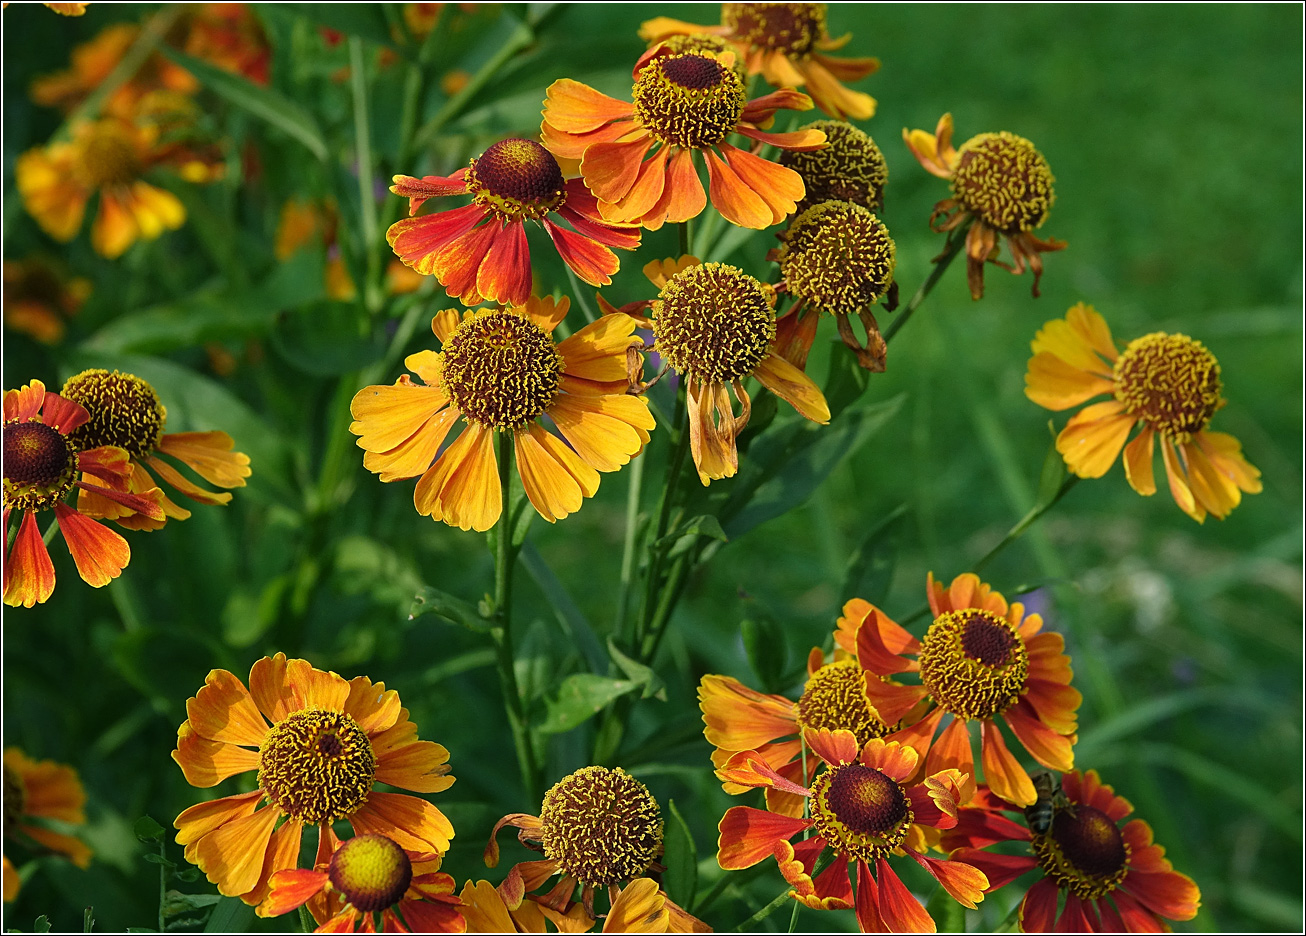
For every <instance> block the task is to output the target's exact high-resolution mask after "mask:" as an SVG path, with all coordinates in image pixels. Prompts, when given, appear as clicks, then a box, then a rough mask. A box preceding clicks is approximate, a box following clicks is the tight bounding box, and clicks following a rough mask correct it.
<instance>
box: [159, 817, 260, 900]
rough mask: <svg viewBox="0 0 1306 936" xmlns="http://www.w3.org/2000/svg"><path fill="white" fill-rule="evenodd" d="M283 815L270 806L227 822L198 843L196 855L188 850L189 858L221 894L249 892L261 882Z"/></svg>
mask: <svg viewBox="0 0 1306 936" xmlns="http://www.w3.org/2000/svg"><path fill="white" fill-rule="evenodd" d="M280 814H281V811H280V810H279V809H277V808H275V807H273V806H268V807H265V808H264V809H260V810H259V811H258V812H256V813H254V814H253V815H250V816H245V817H244V818H241V819H233V820H231V821H229V822H226V823H225V824H223V825H221V826H218V828H216V829H214V830H213V831H212V832H210V833H209V834H208V835H205V836H204V837H203V838H201V839H199V841H197V842H195V844H194V849H193V854H194V857H193V858H191V853H192V850H191V849H188V850H187V852H188V853H187V858H188V859H190V860H191V861H193V862H194V863H195V864H196V865H198V866H199V869H200V870H201V871H203V872H204V874H205V875H206V876H207V877H208V879H209V880H210V881H212V882H213V883H214V884H216V885H217V886H218V892H219V893H221V894H224V895H226V896H228V897H239V896H241V895H242V894H247V893H249V892H250V891H252V890H253V889H254V888H255V887H256V886H257V885H258V881H259V875H260V874H261V873H262V871H263V858H264V855H266V854H267V850H268V845H269V844H270V842H271V840H272V830H273V828H274V827H275V826H276V822H277V817H278V816H279V815H280ZM182 815H183V816H184V815H185V813H182ZM178 821H181V817H178ZM178 838H180V836H178Z"/></svg>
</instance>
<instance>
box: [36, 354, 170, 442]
mask: <svg viewBox="0 0 1306 936" xmlns="http://www.w3.org/2000/svg"><path fill="white" fill-rule="evenodd" d="M59 393H60V395H61V396H65V397H67V398H68V399H70V400H72V401H73V402H74V403H80V404H81V405H82V406H84V407H86V412H87V413H88V414H90V417H91V418H90V419H88V420H87V421H86V422H85V423H83V424H82V425H80V426H78V427H77V428H76V429H74V430H73V431H72V432H70V433H69V434H68V438H69V441H71V442H72V444H73V446H74V447H75V448H76V449H77V450H78V451H79V452H84V451H86V450H87V449H93V448H99V447H100V446H101V445H117V446H119V447H121V448H124V449H126V450H127V454H129V455H131V456H132V457H133V458H145V457H146V456H148V455H150V454H151V453H152V452H153V451H154V450H155V449H156V448H157V447H158V445H159V437H160V436H162V435H163V427H164V426H165V425H166V424H167V420H168V411H167V410H166V409H165V408H164V406H163V404H162V403H160V402H159V395H158V394H157V393H155V392H154V388H153V387H152V386H150V385H149V384H148V383H146V382H145V381H144V380H141V378H139V377H137V376H135V375H134V374H123V373H120V372H118V371H112V372H110V371H107V370H100V369H94V370H85V371H82V372H81V373H80V374H77V375H76V376H74V377H69V378H68V381H67V382H66V383H65V384H64V385H63V389H62V390H61V391H59Z"/></svg>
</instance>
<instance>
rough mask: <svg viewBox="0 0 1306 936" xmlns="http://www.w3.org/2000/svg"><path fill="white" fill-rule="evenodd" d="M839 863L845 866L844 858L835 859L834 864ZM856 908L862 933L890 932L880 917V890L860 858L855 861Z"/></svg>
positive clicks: (868, 867)
mask: <svg viewBox="0 0 1306 936" xmlns="http://www.w3.org/2000/svg"><path fill="white" fill-rule="evenodd" d="M840 861H843V862H844V863H845V864H846V863H847V861H846V856H843V855H840V856H839V857H838V858H836V859H835V863H836V864H837V863H839V862H840ZM856 908H857V925H858V927H859V928H860V929H861V931H862V932H863V933H888V932H891V930H890V929H889V927H888V926H887V925H886V923H885V920H884V918H883V917H882V916H881V915H880V889H879V887H878V886H877V885H876V883H875V878H874V877H873V876H872V875H871V868H870V866H869V865H868V864H867V863H866V862H865V861H862V860H861V859H860V858H859V859H858V860H857V902H856Z"/></svg>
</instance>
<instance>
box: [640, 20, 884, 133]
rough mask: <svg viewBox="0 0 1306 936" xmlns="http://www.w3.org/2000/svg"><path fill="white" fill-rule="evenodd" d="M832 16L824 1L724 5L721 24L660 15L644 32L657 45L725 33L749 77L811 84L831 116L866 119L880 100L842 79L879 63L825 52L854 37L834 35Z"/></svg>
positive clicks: (779, 84) (871, 69) (777, 83)
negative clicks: (680, 37) (829, 24)
mask: <svg viewBox="0 0 1306 936" xmlns="http://www.w3.org/2000/svg"><path fill="white" fill-rule="evenodd" d="M827 14H828V5H827V4H824V3H723V4H721V24H720V25H719V26H700V25H697V24H695V23H686V22H683V21H681V20H675V19H671V18H669V17H666V16H659V17H656V18H655V19H651V20H648V21H646V22H645V23H644V24H643V25H642V26H640V29H639V35H640V37H641V38H642V39H644V40H645V41H646V42H655V43H656V42H659V41H663V42H667V41H669V40H670V39H671V38H672V37H674V36H677V35H686V34H694V33H708V34H713V35H719V36H722V37H724V38H725V39H726V40H727V41H729V42H730V44H731V46H732V47H733V48H734V49H735V50H736V51H737V52H738V53H739V55H740V57H741V58H742V59H743V61H744V63H745V65H746V67H747V71H748V74H749V75H757V74H760V75H762V76H763V77H764V78H765V79H766V80H767V81H768V82H769V83H770V84H772V85H773V86H775V87H777V88H798V87H806V88H807V90H808V92H809V93H810V94H811V96H812V100H813V101H815V102H816V106H817V107H819V108H820V109H821V110H823V111H825V112H826V113H827V114H829V115H830V116H832V117H836V118H839V119H840V120H843V119H846V118H852V119H854V120H867V119H869V118H870V117H871V116H873V115H874V114H875V98H873V97H871V96H870V95H869V94H864V93H862V92H861V91H852V90H850V89H849V88H846V87H844V85H843V82H845V81H857V80H858V79H861V78H865V77H866V76H867V75H869V74H871V73H872V72H874V71H875V70H876V69H877V68H879V67H880V62H879V60H878V59H875V58H836V57H835V56H832V55H826V54H825V53H827V52H831V51H834V50H836V49H840V48H842V47H843V46H844V45H845V44H847V42H848V40H849V39H850V38H852V37H851V35H846V36H843V37H841V38H839V39H831V38H830V33H829V30H828V28H827V26H826V17H827Z"/></svg>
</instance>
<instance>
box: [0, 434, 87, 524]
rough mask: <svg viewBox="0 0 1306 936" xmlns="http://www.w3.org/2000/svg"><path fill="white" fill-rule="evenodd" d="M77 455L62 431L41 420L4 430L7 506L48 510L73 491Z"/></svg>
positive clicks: (10, 507)
mask: <svg viewBox="0 0 1306 936" xmlns="http://www.w3.org/2000/svg"><path fill="white" fill-rule="evenodd" d="M76 480H77V455H76V453H74V452H73V450H72V449H71V448H70V447H69V445H68V441H67V440H66V439H65V438H64V437H63V436H62V435H60V433H59V430H57V429H55V428H53V427H52V426H47V425H46V424H45V423H43V422H40V421H39V420H30V421H28V422H23V421H21V420H17V419H14V420H10V421H9V422H7V423H5V427H4V492H5V493H4V503H5V508H6V509H11V510H49V509H50V508H51V507H53V506H54V505H55V504H57V503H58V502H59V501H61V500H63V498H64V495H66V494H67V493H68V492H69V491H71V490H72V488H73V484H74V483H75V482H76Z"/></svg>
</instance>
